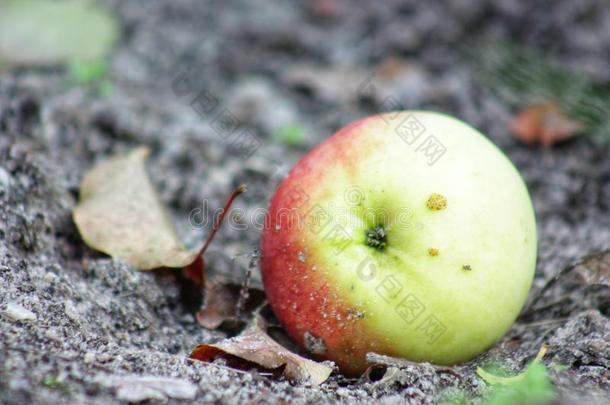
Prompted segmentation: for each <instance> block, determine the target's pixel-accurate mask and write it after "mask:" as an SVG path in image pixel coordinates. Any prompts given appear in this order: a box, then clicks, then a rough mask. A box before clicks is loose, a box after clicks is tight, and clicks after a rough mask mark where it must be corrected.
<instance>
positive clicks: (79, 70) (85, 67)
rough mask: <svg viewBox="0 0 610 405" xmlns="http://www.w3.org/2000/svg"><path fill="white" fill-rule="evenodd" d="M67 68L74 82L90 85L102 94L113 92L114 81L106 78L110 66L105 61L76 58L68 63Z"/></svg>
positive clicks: (80, 84)
mask: <svg viewBox="0 0 610 405" xmlns="http://www.w3.org/2000/svg"><path fill="white" fill-rule="evenodd" d="M67 68H68V74H69V76H70V80H71V81H72V83H74V84H76V85H79V86H86V87H90V88H92V89H93V90H94V91H96V93H97V94H98V95H101V96H107V95H110V94H111V93H112V91H113V87H112V83H111V82H110V81H109V80H108V79H107V78H106V74H107V70H108V66H107V64H106V62H105V61H103V60H96V61H92V62H86V61H82V60H78V59H75V60H73V61H71V62H70V63H69V64H68V66H67Z"/></svg>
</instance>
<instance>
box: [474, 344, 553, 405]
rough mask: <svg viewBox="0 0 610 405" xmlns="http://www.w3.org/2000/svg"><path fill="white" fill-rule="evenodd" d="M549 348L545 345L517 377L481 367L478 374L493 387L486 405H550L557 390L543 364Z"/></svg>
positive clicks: (486, 399) (485, 401) (487, 397)
mask: <svg viewBox="0 0 610 405" xmlns="http://www.w3.org/2000/svg"><path fill="white" fill-rule="evenodd" d="M547 350H548V347H547V346H546V345H543V346H542V348H541V349H540V351H539V352H538V355H537V356H536V358H535V359H534V360H533V361H532V362H531V363H530V364H529V365H528V366H527V367H526V368H525V370H524V371H523V372H521V373H519V374H517V375H515V376H504V375H497V374H492V373H491V372H489V371H486V370H484V369H483V368H481V367H478V368H477V374H478V375H479V376H480V377H481V378H482V379H483V380H484V381H485V382H486V383H487V384H489V385H490V386H491V391H490V393H489V394H488V395H487V396H486V397H485V400H484V403H485V404H486V405H510V404H536V405H539V404H540V405H542V404H548V403H550V402H551V401H552V400H553V399H554V398H555V388H554V386H553V384H552V383H551V381H550V379H549V377H548V373H547V368H546V366H545V365H544V363H542V358H543V357H544V355H545V354H546V351H547Z"/></svg>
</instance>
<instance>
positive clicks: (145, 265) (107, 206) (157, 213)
mask: <svg viewBox="0 0 610 405" xmlns="http://www.w3.org/2000/svg"><path fill="white" fill-rule="evenodd" d="M148 154H149V150H148V149H147V148H138V149H135V150H134V151H132V152H131V153H130V154H129V155H127V156H125V157H115V158H112V159H109V160H107V161H104V162H102V163H100V164H98V165H97V166H95V167H94V168H93V169H91V171H89V172H88V173H87V174H86V175H85V177H84V179H83V181H82V183H81V188H80V201H79V203H78V205H77V206H76V208H75V209H74V212H73V217H74V222H75V223H76V226H77V227H78V230H79V232H80V234H81V237H82V238H83V240H84V241H85V243H87V245H89V246H90V247H91V248H93V249H96V250H99V251H101V252H104V253H106V254H108V255H110V256H112V257H118V258H121V259H124V260H125V261H127V262H128V263H130V264H131V265H133V266H135V267H137V268H138V269H141V270H150V269H155V268H159V267H184V266H187V265H189V264H191V263H193V261H194V260H195V259H196V258H197V256H199V254H200V252H199V251H190V250H188V249H186V247H184V245H183V244H182V242H181V241H180V239H179V237H178V235H177V233H176V231H175V229H174V225H173V224H172V222H171V220H170V219H169V216H168V215H167V213H166V212H165V208H164V207H163V204H162V203H161V201H160V200H159V197H158V195H157V192H156V190H155V188H154V187H153V185H152V183H151V181H150V179H149V177H148V173H147V172H146V166H145V162H146V157H147V156H148Z"/></svg>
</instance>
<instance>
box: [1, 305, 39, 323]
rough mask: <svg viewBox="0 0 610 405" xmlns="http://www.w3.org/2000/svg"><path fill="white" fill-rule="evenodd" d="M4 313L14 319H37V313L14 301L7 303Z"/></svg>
mask: <svg viewBox="0 0 610 405" xmlns="http://www.w3.org/2000/svg"><path fill="white" fill-rule="evenodd" d="M2 313H3V314H4V315H5V316H7V317H8V318H10V319H12V320H13V321H35V320H36V314H34V313H33V312H32V311H30V310H29V309H26V308H24V307H22V306H21V305H19V304H16V303H14V302H9V303H8V304H6V308H5V309H4V311H3V312H2Z"/></svg>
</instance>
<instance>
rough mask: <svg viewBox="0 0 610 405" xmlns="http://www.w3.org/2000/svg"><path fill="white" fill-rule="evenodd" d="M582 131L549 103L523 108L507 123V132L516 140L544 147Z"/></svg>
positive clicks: (574, 122) (577, 124)
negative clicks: (539, 144)
mask: <svg viewBox="0 0 610 405" xmlns="http://www.w3.org/2000/svg"><path fill="white" fill-rule="evenodd" d="M583 129H584V126H583V124H581V123H580V122H578V121H575V120H572V119H571V118H569V117H568V116H567V115H566V114H565V113H564V112H563V111H562V109H561V108H560V107H559V106H558V105H557V104H556V103H554V102H550V101H549V102H545V103H538V104H530V105H528V106H526V107H524V108H523V109H522V110H521V111H519V113H517V115H516V116H515V117H514V118H513V119H512V120H511V121H510V123H509V131H510V132H511V133H512V134H513V135H514V136H515V137H516V138H517V139H519V140H521V141H523V142H525V143H528V144H533V143H541V144H542V145H544V146H545V147H550V146H552V145H553V144H555V143H557V142H561V141H564V140H566V139H569V138H572V137H574V136H576V135H577V134H578V133H579V132H581V131H582V130H583Z"/></svg>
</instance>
